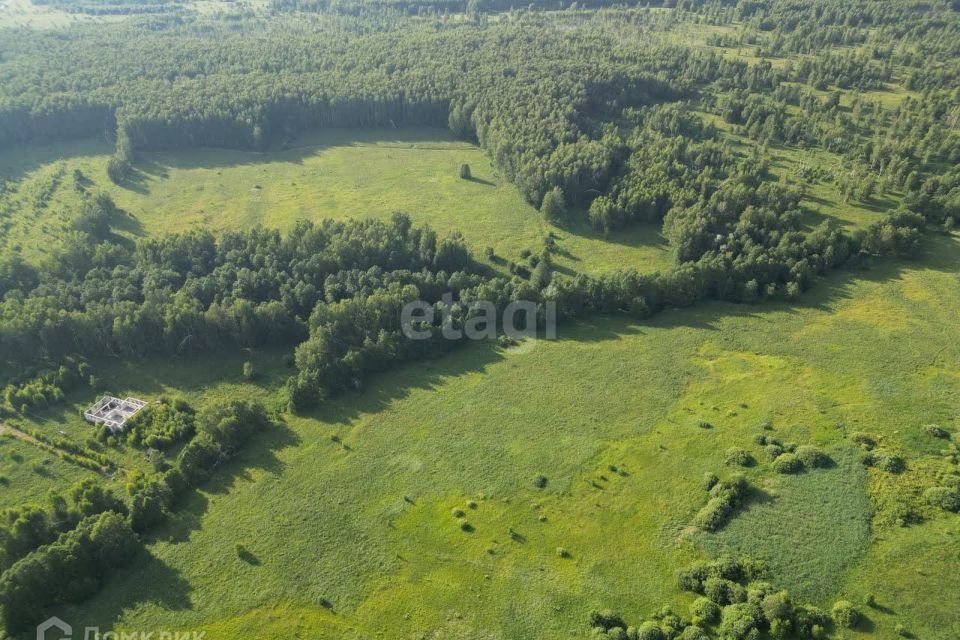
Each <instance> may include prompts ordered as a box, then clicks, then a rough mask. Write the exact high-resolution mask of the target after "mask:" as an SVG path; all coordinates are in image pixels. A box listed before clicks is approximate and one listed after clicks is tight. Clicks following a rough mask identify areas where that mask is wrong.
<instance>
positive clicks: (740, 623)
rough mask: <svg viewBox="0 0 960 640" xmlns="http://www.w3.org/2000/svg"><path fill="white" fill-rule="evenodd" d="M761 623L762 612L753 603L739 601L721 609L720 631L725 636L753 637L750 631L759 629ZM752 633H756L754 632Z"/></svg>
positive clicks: (742, 639) (743, 638) (735, 637)
mask: <svg viewBox="0 0 960 640" xmlns="http://www.w3.org/2000/svg"><path fill="white" fill-rule="evenodd" d="M762 623H763V612H762V611H761V610H760V607H758V606H757V605H755V604H752V603H749V602H740V603H737V604H732V605H730V606H729V607H726V608H725V609H724V610H723V620H722V621H721V623H720V633H721V635H723V636H724V637H725V638H731V639H733V640H746V639H747V638H750V637H753V636H752V635H751V632H753V631H754V630H755V629H759V628H760V625H761V624H762ZM753 635H756V634H755V633H754V634H753Z"/></svg>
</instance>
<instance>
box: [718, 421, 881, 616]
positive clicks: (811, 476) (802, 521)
mask: <svg viewBox="0 0 960 640" xmlns="http://www.w3.org/2000/svg"><path fill="white" fill-rule="evenodd" d="M800 437H802V436H800ZM748 449H750V450H751V452H752V453H754V455H755V457H756V458H757V459H758V460H765V457H764V455H763V453H762V450H761V448H760V447H759V446H757V445H748ZM830 454H831V457H832V458H833V461H834V464H836V467H831V468H828V469H815V470H812V471H809V472H807V473H799V474H796V475H777V476H774V477H769V478H766V479H765V481H764V483H763V485H762V488H761V491H762V493H760V494H759V495H758V498H757V500H756V501H755V502H754V504H752V505H750V507H749V508H748V509H746V510H745V512H744V513H742V514H741V515H739V516H738V517H736V518H734V519H733V520H732V521H731V522H730V524H729V525H727V527H725V528H724V529H723V530H722V531H720V532H719V533H718V534H715V535H712V534H704V535H703V538H702V540H701V541H702V542H703V544H704V546H705V547H706V548H707V549H709V550H711V551H712V552H714V553H715V554H720V553H724V552H726V553H735V554H744V555H748V556H751V557H753V558H763V559H764V560H766V561H767V563H768V564H769V565H770V568H771V572H772V574H773V575H774V576H776V579H777V582H778V583H779V584H783V585H790V593H791V595H793V596H794V597H795V598H797V599H802V600H805V601H819V602H829V601H830V596H831V595H834V594H835V593H836V591H837V589H838V587H839V586H840V585H841V584H842V582H843V578H844V574H845V572H846V570H847V569H849V568H851V567H853V566H855V565H856V564H857V563H858V562H860V561H861V560H862V559H863V554H864V552H865V550H866V548H867V542H868V538H869V534H870V503H869V499H868V497H867V494H866V492H865V491H864V490H863V483H864V481H865V476H866V472H865V471H864V468H863V465H861V464H860V461H859V459H858V458H857V455H856V452H855V451H853V450H852V448H851V447H849V446H844V447H840V448H837V449H835V450H833V451H831V452H830Z"/></svg>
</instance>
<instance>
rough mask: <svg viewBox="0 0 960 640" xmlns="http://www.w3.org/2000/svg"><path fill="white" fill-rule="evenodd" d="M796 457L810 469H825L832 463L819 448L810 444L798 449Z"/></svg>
mask: <svg viewBox="0 0 960 640" xmlns="http://www.w3.org/2000/svg"><path fill="white" fill-rule="evenodd" d="M796 456H797V458H799V460H800V462H801V463H802V464H803V466H804V467H806V468H808V469H816V468H818V467H824V466H826V465H828V464H829V463H830V457H829V456H828V455H827V454H825V453H824V452H823V451H821V450H820V449H818V448H817V447H814V446H812V445H808V444H807V445H803V446H802V447H797V453H796Z"/></svg>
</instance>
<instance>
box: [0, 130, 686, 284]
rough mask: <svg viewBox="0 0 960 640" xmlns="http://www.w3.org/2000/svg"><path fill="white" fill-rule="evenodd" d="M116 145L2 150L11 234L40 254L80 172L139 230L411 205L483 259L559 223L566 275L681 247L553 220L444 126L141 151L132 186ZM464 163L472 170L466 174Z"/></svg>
mask: <svg viewBox="0 0 960 640" xmlns="http://www.w3.org/2000/svg"><path fill="white" fill-rule="evenodd" d="M110 153H111V150H110V149H109V147H108V146H107V145H106V144H100V143H96V142H92V141H84V142H78V143H72V144H66V145H58V147H57V150H56V151H52V150H48V151H45V150H44V149H43V148H37V147H34V148H29V149H17V150H13V151H10V152H7V153H5V154H3V155H2V156H0V173H2V175H5V176H7V178H8V180H11V182H13V183H15V184H16V185H17V187H16V190H15V193H12V194H11V195H9V196H7V199H8V200H11V201H13V202H15V203H18V204H17V206H18V207H19V208H18V209H16V211H17V212H19V213H18V215H16V216H13V217H11V220H12V222H11V223H10V228H9V229H8V232H7V235H6V237H7V242H8V243H10V244H19V245H21V246H22V248H23V251H24V254H25V255H27V256H30V255H33V256H34V257H38V256H39V255H41V254H42V253H43V252H44V251H46V250H47V248H48V247H49V246H50V243H51V242H56V241H57V237H58V236H59V235H60V234H62V233H63V231H64V229H65V228H66V227H67V226H68V225H69V215H70V213H69V212H70V211H71V206H75V205H76V202H77V201H78V199H79V197H80V196H79V194H78V192H77V191H76V189H75V188H74V186H73V183H74V180H73V175H74V171H75V170H76V169H79V170H80V171H82V172H83V174H84V175H85V176H86V177H87V178H89V179H90V180H92V181H93V182H94V183H95V185H96V188H100V189H104V190H106V191H109V192H110V193H111V194H112V195H113V197H114V199H115V200H116V202H117V204H118V205H119V206H120V207H121V208H123V209H125V210H126V211H127V212H128V213H129V214H130V215H131V216H132V217H131V218H128V219H122V220H120V221H119V223H118V227H117V231H118V232H119V233H121V234H123V235H127V236H130V237H136V236H141V235H148V234H155V233H164V232H176V231H185V230H188V229H191V228H209V229H212V230H214V231H215V232H216V231H224V230H228V229H239V228H248V227H251V226H254V225H257V224H262V225H264V226H268V227H275V228H280V229H287V228H289V227H291V226H292V225H293V224H294V223H295V222H296V221H297V220H300V219H307V220H320V219H322V218H335V219H345V218H362V217H371V218H379V219H386V218H389V217H390V216H391V215H392V214H393V213H394V212H396V211H405V212H406V213H408V214H410V217H411V218H412V219H413V222H414V224H423V223H426V224H429V225H430V226H432V227H433V228H434V229H436V230H437V231H438V233H440V234H446V233H448V232H451V231H461V232H462V233H463V235H464V237H465V238H466V239H467V241H468V243H469V244H470V245H471V247H472V249H473V251H474V254H475V256H476V257H477V258H480V259H482V258H483V252H484V249H485V248H486V247H488V246H489V247H493V249H494V251H495V252H496V254H497V255H498V256H500V257H501V258H503V259H505V260H507V261H509V260H518V256H519V254H520V252H521V251H523V250H524V249H530V250H531V251H534V252H539V251H540V249H541V248H542V246H543V239H544V237H545V236H546V235H547V234H548V233H550V232H553V233H554V234H555V235H556V236H557V237H558V238H559V240H558V243H557V244H558V246H559V249H560V250H559V252H558V254H557V255H558V258H557V260H556V267H557V269H558V270H559V271H561V272H565V273H573V272H581V271H582V272H586V273H598V272H602V271H611V270H614V269H618V268H624V267H628V266H630V267H635V268H637V269H641V270H643V271H654V270H657V269H662V268H667V267H669V266H670V264H672V252H671V251H670V250H669V248H668V246H667V244H666V241H665V240H664V239H663V237H662V236H661V235H660V232H659V230H658V229H657V228H655V227H654V226H652V225H651V226H648V225H636V226H634V227H633V228H631V229H628V230H626V231H625V232H623V233H619V234H617V235H616V236H615V237H613V238H611V239H610V240H609V241H607V240H605V239H604V238H603V237H602V235H600V234H598V233H596V232H594V231H593V230H591V229H590V228H589V226H588V225H587V224H586V222H578V223H576V224H573V225H572V226H571V227H570V228H558V227H555V226H553V225H550V224H548V223H546V222H545V221H544V220H543V217H542V216H540V215H539V213H538V212H537V211H536V210H535V209H533V208H532V207H531V206H530V205H528V204H527V203H526V202H524V200H523V198H522V197H521V196H520V194H519V193H518V192H517V190H516V188H515V187H514V186H513V185H512V184H510V183H509V182H508V181H507V180H505V179H504V178H503V177H502V176H500V175H499V174H498V173H497V172H496V171H495V170H494V168H493V166H492V165H491V163H490V160H489V158H488V157H487V156H486V155H485V154H484V153H483V151H481V150H480V149H479V148H478V147H476V146H473V145H470V144H468V143H465V142H460V141H457V140H455V139H453V138H452V137H451V136H450V134H449V133H448V132H446V131H444V130H441V129H404V130H362V131H358V130H329V131H325V132H322V133H317V134H313V135H309V136H303V137H301V138H299V139H297V140H296V141H295V142H294V143H293V144H292V145H291V146H290V148H288V149H286V150H283V151H272V152H266V153H258V152H251V151H232V150H223V149H203V150H194V151H181V152H171V153H142V154H140V156H139V158H140V159H139V161H138V163H137V169H138V172H137V177H136V179H135V180H134V181H133V182H132V183H131V184H129V185H126V186H125V187H118V186H116V185H113V184H112V183H111V182H110V181H109V179H108V178H107V175H106V163H107V160H108V159H109V155H110ZM59 157H63V158H64V159H63V160H57V158H59ZM463 163H468V164H469V165H470V168H471V171H472V174H473V179H471V180H462V179H461V178H460V177H459V169H460V165H461V164H463ZM25 168H26V170H25ZM58 174H62V176H63V178H62V179H61V181H60V184H59V185H58V186H57V188H56V189H55V190H54V193H53V195H52V197H51V198H50V202H49V203H47V204H46V205H45V206H43V207H36V206H34V205H33V200H30V199H28V197H27V194H32V193H33V192H34V191H37V190H41V189H44V188H45V187H48V186H49V184H50V181H51V180H52V176H54V175H58ZM20 203H24V204H20ZM573 217H575V218H577V219H578V220H583V219H584V216H582V215H579V214H575V215H574V216H573ZM0 224H3V221H2V219H0ZM2 235H3V234H2V233H0V236H2ZM501 266H502V265H501Z"/></svg>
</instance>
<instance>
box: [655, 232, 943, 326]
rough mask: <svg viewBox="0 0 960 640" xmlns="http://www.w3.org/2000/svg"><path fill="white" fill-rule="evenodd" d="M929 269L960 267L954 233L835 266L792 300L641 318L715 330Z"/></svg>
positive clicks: (820, 307) (710, 304)
mask: <svg viewBox="0 0 960 640" xmlns="http://www.w3.org/2000/svg"><path fill="white" fill-rule="evenodd" d="M923 269H931V270H933V271H937V272H942V273H956V272H957V270H958V269H960V242H958V237H957V236H956V235H955V236H951V237H948V236H945V235H943V234H934V233H931V234H930V235H928V236H927V237H926V238H925V244H924V248H923V250H922V253H921V255H920V257H919V258H918V259H916V260H909V261H905V260H897V259H893V258H868V259H866V260H865V261H862V262H860V263H857V264H851V265H849V266H847V267H844V268H841V269H836V270H834V271H831V272H829V273H827V274H826V275H825V276H823V277H821V278H819V279H817V280H816V281H815V282H814V284H813V286H812V287H811V288H810V289H809V290H808V291H806V292H804V293H803V294H801V295H800V297H799V298H797V299H796V300H769V301H764V302H758V303H754V304H750V303H736V302H726V301H720V300H707V301H703V302H699V303H697V304H695V305H693V306H691V307H687V308H684V309H671V310H665V311H663V312H661V313H659V314H657V315H655V316H653V317H651V318H649V319H647V320H644V321H643V322H642V324H643V325H646V326H651V327H659V328H673V327H692V328H701V329H710V330H716V329H719V328H720V323H721V322H723V321H725V320H726V319H730V318H750V317H755V318H758V319H759V318H762V317H763V315H766V314H768V313H769V312H771V311H775V312H784V313H789V314H795V313H800V312H803V311H825V312H829V311H832V310H834V309H835V308H836V306H837V305H838V303H841V302H843V301H847V300H852V299H853V298H854V293H855V290H856V287H857V285H858V284H860V283H862V282H876V283H880V282H889V281H893V280H900V279H902V278H903V275H904V274H905V273H908V272H911V271H916V270H923Z"/></svg>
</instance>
